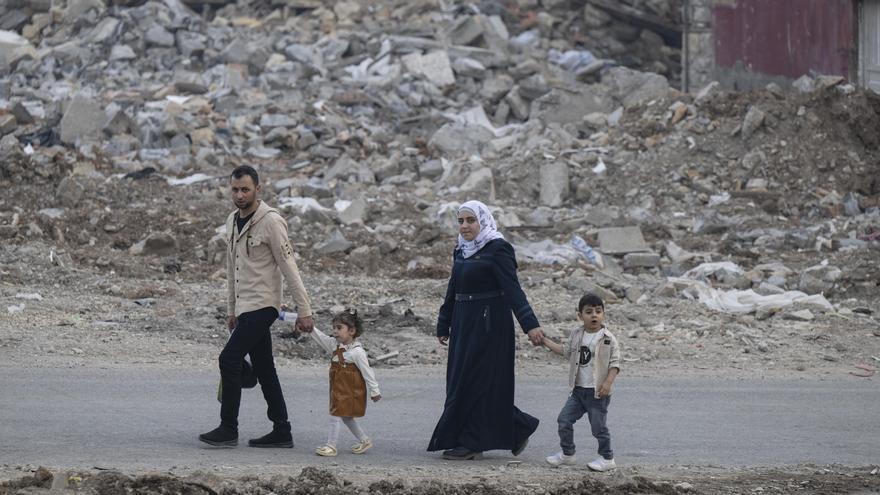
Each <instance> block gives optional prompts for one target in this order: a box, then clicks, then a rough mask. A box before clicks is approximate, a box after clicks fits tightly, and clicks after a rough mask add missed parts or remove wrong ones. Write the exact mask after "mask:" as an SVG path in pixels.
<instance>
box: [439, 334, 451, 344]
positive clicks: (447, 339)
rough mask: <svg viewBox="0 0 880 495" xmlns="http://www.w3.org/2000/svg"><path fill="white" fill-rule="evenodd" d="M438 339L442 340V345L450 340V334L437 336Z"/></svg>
mask: <svg viewBox="0 0 880 495" xmlns="http://www.w3.org/2000/svg"><path fill="white" fill-rule="evenodd" d="M437 341H438V342H440V345H446V343H447V342H449V335H441V336H439V337H437Z"/></svg>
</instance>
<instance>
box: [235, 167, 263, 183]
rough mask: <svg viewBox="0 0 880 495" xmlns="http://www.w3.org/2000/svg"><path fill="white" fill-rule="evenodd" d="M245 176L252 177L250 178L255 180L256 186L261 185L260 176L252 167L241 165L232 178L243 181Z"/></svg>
mask: <svg viewBox="0 0 880 495" xmlns="http://www.w3.org/2000/svg"><path fill="white" fill-rule="evenodd" d="M245 175H248V176H250V178H251V179H253V180H254V185H255V186H256V185H257V184H259V183H260V176H259V175H258V174H257V171H256V170H254V167H251V166H250V165H239V166H237V167H235V169H234V170H233V171H232V174H231V175H230V177H235V178H236V179H241V178H242V177H244V176H245Z"/></svg>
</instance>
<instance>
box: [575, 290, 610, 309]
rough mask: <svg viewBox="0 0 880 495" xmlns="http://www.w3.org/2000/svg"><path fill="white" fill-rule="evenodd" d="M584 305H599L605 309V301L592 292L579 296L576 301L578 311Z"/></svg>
mask: <svg viewBox="0 0 880 495" xmlns="http://www.w3.org/2000/svg"><path fill="white" fill-rule="evenodd" d="M584 306H599V307H600V308H602V309H603V310H604V309H605V301H603V300H602V298H601V297H599V296H597V295H596V294H593V293H592V292H587V293H586V294H584V295H583V296H582V297H581V300H580V301H578V313H580V312H581V311H583V310H584Z"/></svg>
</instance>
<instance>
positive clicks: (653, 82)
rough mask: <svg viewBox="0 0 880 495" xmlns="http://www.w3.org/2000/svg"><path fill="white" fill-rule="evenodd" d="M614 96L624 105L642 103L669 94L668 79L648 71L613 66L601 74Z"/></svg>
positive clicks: (603, 81) (630, 105) (629, 105)
mask: <svg viewBox="0 0 880 495" xmlns="http://www.w3.org/2000/svg"><path fill="white" fill-rule="evenodd" d="M602 83H603V84H606V85H608V86H609V87H610V88H611V90H612V92H613V94H614V95H615V97H616V98H617V99H618V100H619V101H620V102H621V103H622V104H623V106H625V107H632V106H635V105H642V104H645V103H648V102H650V101H652V100H656V99H659V98H663V97H665V96H666V95H667V94H669V89H670V87H669V81H668V80H667V79H666V78H665V77H663V76H661V75H659V74H652V73H650V72H639V71H635V70H632V69H628V68H626V67H614V68H612V69H610V70H609V71H608V72H607V73H606V74H605V75H603V76H602Z"/></svg>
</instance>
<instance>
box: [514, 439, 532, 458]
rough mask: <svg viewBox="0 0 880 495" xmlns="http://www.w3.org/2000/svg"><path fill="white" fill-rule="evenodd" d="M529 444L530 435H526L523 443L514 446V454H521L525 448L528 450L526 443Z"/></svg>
mask: <svg viewBox="0 0 880 495" xmlns="http://www.w3.org/2000/svg"><path fill="white" fill-rule="evenodd" d="M528 444H529V437H526V438H525V440H523V441H522V443H521V444H519V445H517V446H516V447H514V448H513V450H511V452H512V453H513V455H520V454H522V451H523V450H526V445H528Z"/></svg>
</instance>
